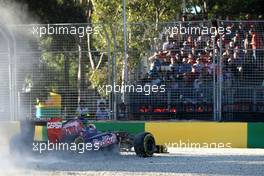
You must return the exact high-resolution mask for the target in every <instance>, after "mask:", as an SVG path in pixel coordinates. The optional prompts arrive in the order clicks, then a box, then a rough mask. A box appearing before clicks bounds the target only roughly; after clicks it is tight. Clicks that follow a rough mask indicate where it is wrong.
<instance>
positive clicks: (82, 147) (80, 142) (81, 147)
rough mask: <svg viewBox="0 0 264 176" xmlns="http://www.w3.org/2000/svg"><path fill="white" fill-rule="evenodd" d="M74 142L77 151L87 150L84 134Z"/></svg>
mask: <svg viewBox="0 0 264 176" xmlns="http://www.w3.org/2000/svg"><path fill="white" fill-rule="evenodd" d="M74 143H75V145H76V151H75V152H76V153H84V152H85V141H84V138H83V137H82V136H78V137H77V138H75V139H74Z"/></svg>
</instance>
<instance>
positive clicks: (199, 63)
mask: <svg viewBox="0 0 264 176" xmlns="http://www.w3.org/2000/svg"><path fill="white" fill-rule="evenodd" d="M193 66H194V67H195V69H196V71H197V72H198V73H201V72H202V69H203V68H204V64H203V62H202V59H201V58H197V60H196V63H195V64H193Z"/></svg>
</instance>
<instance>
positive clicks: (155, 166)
mask: <svg viewBox="0 0 264 176" xmlns="http://www.w3.org/2000/svg"><path fill="white" fill-rule="evenodd" d="M169 152H170V153H169V154H156V155H155V156H154V157H152V158H139V157H137V156H136V155H135V154H133V153H121V154H120V155H118V154H115V155H113V154H110V153H106V154H102V153H86V154H71V155H68V156H66V155H58V154H49V155H43V156H37V157H36V156H35V157H27V158H25V157H23V158H16V159H14V158H12V157H10V156H8V155H7V154H6V155H3V153H2V152H1V153H2V155H0V159H1V160H2V161H5V162H4V163H3V162H2V161H1V166H0V175H1V176H2V175H3V176H4V175H5V176H8V175H10V176H11V175H12V176H14V175H19V176H30V175H37V176H64V175H69V176H76V175H80V176H84V175H85V176H86V175H96V176H101V175H106V176H107V175H116V176H119V175H120V176H121V175H122V176H123V175H152V176H155V175H263V174H264V149H169ZM10 158H12V159H11V160H10ZM14 161H15V162H14Z"/></svg>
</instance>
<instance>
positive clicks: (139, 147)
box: [134, 132, 156, 157]
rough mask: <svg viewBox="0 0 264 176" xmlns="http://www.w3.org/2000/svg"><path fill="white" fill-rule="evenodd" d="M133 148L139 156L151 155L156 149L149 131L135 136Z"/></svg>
mask: <svg viewBox="0 0 264 176" xmlns="http://www.w3.org/2000/svg"><path fill="white" fill-rule="evenodd" d="M134 149H135V152H136V154H137V155H138V156H140V157H151V156H153V154H154V152H155V151H156V143H155V139H154V136H153V135H152V134H151V133H148V132H143V133H140V134H138V135H136V136H135V138H134Z"/></svg>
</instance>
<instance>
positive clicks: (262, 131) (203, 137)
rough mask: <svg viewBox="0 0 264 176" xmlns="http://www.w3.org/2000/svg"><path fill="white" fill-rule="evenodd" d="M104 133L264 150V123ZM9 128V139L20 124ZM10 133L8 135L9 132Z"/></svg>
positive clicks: (148, 126)
mask: <svg viewBox="0 0 264 176" xmlns="http://www.w3.org/2000/svg"><path fill="white" fill-rule="evenodd" d="M95 125H96V126H97V128H98V130H100V131H127V132H129V133H131V134H137V133H140V132H143V131H148V132H151V133H152V134H153V135H154V136H155V139H156V143H157V144H159V145H167V146H171V147H184V148H197V147H201V148H216V147H218V148H229V147H232V148H264V123H239V122H120V121H116V122H96V123H95ZM0 126H1V129H2V126H9V127H10V129H9V135H8V136H9V137H11V136H12V135H13V134H15V133H17V132H19V124H18V123H14V122H10V123H5V124H3V123H1V124H0ZM6 132H7V131H6ZM34 140H36V141H46V140H47V127H46V126H41V125H36V126H35V134H34Z"/></svg>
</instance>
